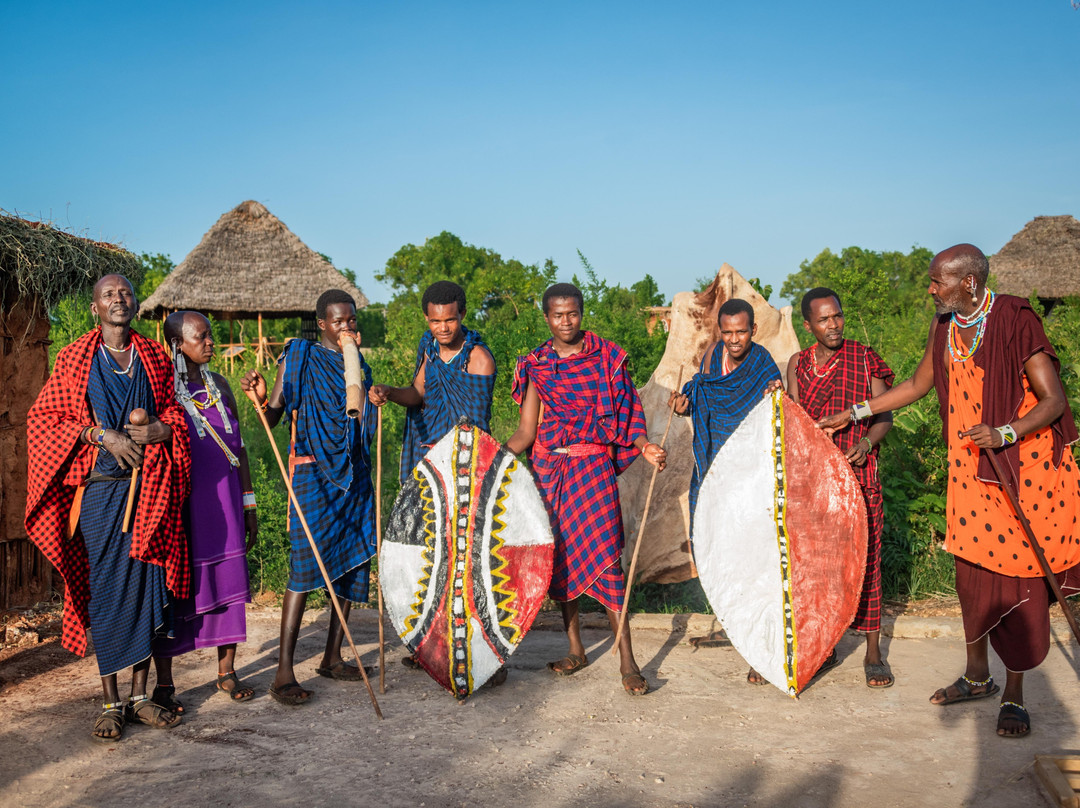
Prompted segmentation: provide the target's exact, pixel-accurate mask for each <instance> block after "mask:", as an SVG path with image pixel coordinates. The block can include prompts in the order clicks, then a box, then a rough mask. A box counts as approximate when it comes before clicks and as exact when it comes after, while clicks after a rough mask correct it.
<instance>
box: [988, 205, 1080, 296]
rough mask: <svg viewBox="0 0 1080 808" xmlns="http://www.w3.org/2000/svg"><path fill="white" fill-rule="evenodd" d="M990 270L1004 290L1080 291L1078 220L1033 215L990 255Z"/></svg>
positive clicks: (1011, 292) (1021, 292)
mask: <svg viewBox="0 0 1080 808" xmlns="http://www.w3.org/2000/svg"><path fill="white" fill-rule="evenodd" d="M990 272H991V274H993V275H995V276H996V277H997V288H998V291H999V292H1004V293H1005V294H1009V295H1020V296H1021V297H1028V296H1029V295H1030V294H1031V293H1032V291H1034V292H1036V293H1037V294H1038V296H1039V297H1041V298H1063V297H1072V296H1075V295H1080V222H1078V221H1077V220H1076V219H1075V218H1074V217H1072V216H1036V217H1035V218H1034V219H1032V220H1031V221H1030V222H1028V223H1027V224H1026V225H1024V229H1023V230H1021V231H1020V232H1019V233H1017V234H1016V235H1015V236H1013V237H1012V240H1011V241H1009V243H1008V244H1006V245H1005V246H1004V247H1002V248H1001V251H1000V252H999V253H997V255H992V256H990Z"/></svg>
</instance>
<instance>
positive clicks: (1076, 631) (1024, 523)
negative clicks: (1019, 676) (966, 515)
mask: <svg viewBox="0 0 1080 808" xmlns="http://www.w3.org/2000/svg"><path fill="white" fill-rule="evenodd" d="M981 451H983V452H984V453H985V454H986V456H987V457H988V458H989V459H990V465H991V466H992V467H993V469H994V474H996V475H997V478H998V480H1000V481H1001V487H1002V488H1004V489H1005V494H1006V496H1008V498H1009V502H1011V503H1012V506H1013V510H1014V511H1016V516H1017V518H1018V519H1019V520H1020V526H1021V527H1022V528H1023V529H1024V533H1025V534H1026V535H1027V539H1028V543H1029V544H1030V545H1031V549H1032V551H1033V552H1034V553H1035V557H1036V558H1037V559H1039V566H1040V567H1042V571H1043V575H1045V576H1046V582H1047V583H1048V584H1050V588H1051V589H1052V590H1053V592H1054V597H1056V598H1057V601H1058V603H1060V604H1061V611H1063V612H1065V619H1066V620H1068V621H1069V628H1071V629H1072V633H1073V637H1075V638H1076V641H1077V642H1078V643H1080V626H1078V625H1077V624H1076V618H1075V617H1074V616H1073V613H1072V609H1070V608H1069V604H1068V603H1067V602H1066V600H1065V595H1063V594H1062V592H1061V586H1059V585H1058V579H1057V576H1056V575H1054V571H1053V570H1052V569H1050V565H1049V564H1048V563H1047V561H1046V554H1045V553H1044V552H1043V548H1042V546H1041V545H1040V544H1039V540H1038V539H1036V538H1035V534H1034V533H1033V532H1032V530H1031V523H1030V522H1028V518H1027V516H1026V515H1025V514H1024V510H1023V508H1021V507H1020V499H1019V498H1018V497H1017V496H1016V491H1014V490H1013V487H1012V485H1010V484H1009V482H1008V481H1007V480H1006V479H1005V476H1004V475H1003V474H1002V473H1001V466H999V465H998V461H997V457H995V455H994V450H993V449H982V450H981Z"/></svg>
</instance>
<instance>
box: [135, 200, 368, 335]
mask: <svg viewBox="0 0 1080 808" xmlns="http://www.w3.org/2000/svg"><path fill="white" fill-rule="evenodd" d="M327 289H341V290H343V291H345V292H348V293H349V294H350V295H352V296H353V299H354V300H356V305H357V308H363V307H364V306H366V305H367V304H368V299H367V298H366V297H365V296H364V293H363V292H361V291H360V290H359V289H357V288H356V286H354V285H353V284H352V283H350V282H349V280H348V279H347V278H346V277H345V276H344V275H343V274H341V272H340V271H338V270H337V269H335V268H334V266H333V265H332V264H331V263H329V262H328V261H326V259H324V258H323V257H322V256H321V255H319V254H318V253H317V252H315V251H314V250H312V249H311V248H310V247H308V246H307V245H306V244H304V242H302V241H301V240H300V239H299V238H297V237H296V235H295V234H294V233H293V232H292V231H291V230H289V228H288V227H286V226H285V224H284V223H283V222H282V221H281V220H280V219H278V218H277V217H276V216H274V214H272V213H270V211H268V210H267V209H266V208H265V207H264V206H263V205H261V204H259V203H258V202H254V201H251V200H249V201H247V202H243V203H241V204H240V205H237V206H236V207H235V208H233V209H232V210H230V211H229V212H228V213H226V214H224V215H223V216H222V217H221V218H220V219H218V221H217V223H216V224H215V225H214V226H213V227H211V228H210V229H209V230H208V231H207V233H206V235H205V236H203V238H202V241H200V242H199V245H198V246H197V247H196V248H195V249H194V250H192V251H191V252H190V253H189V254H188V256H187V258H185V259H184V260H183V261H182V262H181V263H180V265H179V266H178V267H176V269H174V270H173V271H172V272H171V273H169V276H168V277H167V278H166V279H165V280H164V281H163V282H162V283H161V285H160V286H159V287H158V288H157V289H156V290H155V291H154V293H153V294H152V295H150V297H148V298H147V299H146V301H145V302H144V303H143V307H142V311H141V314H142V316H160V314H161V313H162V312H164V311H174V310H177V309H194V310H196V311H201V312H206V313H209V314H212V315H213V316H215V317H218V318H221V319H250V318H253V317H255V316H256V315H257V314H260V313H261V314H262V315H263V316H270V317H296V316H303V315H305V314H310V313H311V311H312V310H313V309H314V308H315V301H316V300H317V299H318V297H319V295H320V294H322V293H323V292H325V291H326V290H327Z"/></svg>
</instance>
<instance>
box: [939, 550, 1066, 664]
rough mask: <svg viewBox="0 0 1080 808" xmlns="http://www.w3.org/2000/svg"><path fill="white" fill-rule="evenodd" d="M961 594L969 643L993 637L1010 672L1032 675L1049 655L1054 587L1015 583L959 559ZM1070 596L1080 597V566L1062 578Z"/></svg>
mask: <svg viewBox="0 0 1080 808" xmlns="http://www.w3.org/2000/svg"><path fill="white" fill-rule="evenodd" d="M955 558H956V595H957V597H958V598H959V599H960V612H961V614H963V616H964V634H965V636H966V639H967V641H968V642H969V643H973V642H975V641H976V640H979V639H981V638H982V637H984V636H985V635H987V634H989V635H990V645H992V646H993V647H994V650H995V651H996V652H997V655H998V656H999V657H1001V661H1002V662H1004V663H1005V667H1006V668H1008V669H1009V670H1010V671H1016V672H1020V671H1028V670H1031V669H1032V668H1034V667H1036V666H1037V665H1038V664H1039V663H1040V662H1042V661H1043V660H1044V659H1046V654H1047V652H1048V651H1049V650H1050V608H1049V607H1050V606H1051V605H1052V604H1053V603H1055V602H1056V600H1055V598H1054V593H1053V590H1051V589H1050V584H1048V583H1047V582H1046V579H1045V578H1044V577H1042V576H1039V577H1038V578H1013V577H1011V576H1009V575H1001V574H999V573H996V572H991V571H990V570H988V569H986V568H984V567H979V566H976V565H975V564H972V563H971V562H970V561H965V560H964V559H962V558H960V557H959V556H956V557H955ZM1057 579H1058V585H1059V586H1060V587H1061V591H1062V592H1063V593H1064V594H1065V595H1075V594H1078V593H1080V565H1077V566H1075V567H1071V568H1069V569H1067V570H1064V571H1062V572H1059V573H1058V574H1057Z"/></svg>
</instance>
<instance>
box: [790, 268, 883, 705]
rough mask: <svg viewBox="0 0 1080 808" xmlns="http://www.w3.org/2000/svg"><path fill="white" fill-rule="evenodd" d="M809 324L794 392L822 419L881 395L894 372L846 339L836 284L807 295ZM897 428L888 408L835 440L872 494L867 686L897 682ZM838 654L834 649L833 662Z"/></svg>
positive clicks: (795, 365) (861, 612)
mask: <svg viewBox="0 0 1080 808" xmlns="http://www.w3.org/2000/svg"><path fill="white" fill-rule="evenodd" d="M802 315H803V327H804V328H805V329H806V330H807V331H809V332H810V333H811V334H813V335H814V340H815V342H814V344H813V345H811V346H810V347H809V348H807V349H806V350H805V351H800V352H799V353H797V354H795V355H794V356H792V357H791V359H790V360H788V366H787V376H788V393H789V394H790V395H791V397H792V398H794V399H795V400H796V401H797V402H799V404H801V405H802V408H803V409H804V410H806V413H807V414H808V415H809V416H810V417H811V418H813V419H814V420H815V421H816V420H818V419H819V418H824V417H825V416H826V415H828V414H829V413H833V412H836V411H837V410H843V409H847V408H849V407H851V406H852V405H853V404H857V403H858V402H860V401H865V400H866V399H868V398H873V397H874V396H878V395H881V394H882V393H884V392H885V391H886V390H888V389H889V386H890V385H891V384H892V382H893V372H892V370H890V369H889V366H888V365H886V364H885V361H884V360H883V359H882V358H881V357H880V356H878V355H877V353H876V352H875V351H874V349H873V348H870V347H868V346H866V345H863V344H862V343H860V342H856V341H855V340H851V339H844V310H843V307H842V306H841V305H840V297H839V295H837V294H836V292H834V291H833V290H832V289H827V288H825V287H823V286H819V287H818V288H816V289H811V290H810V291H809V292H807V293H806V294H805V295H803V299H802ZM891 428H892V413H891V412H883V413H880V414H879V415H875V416H874V417H873V418H867V419H866V420H863V421H859V422H857V423H855V424H853V425H852V426H851V427H850V428H848V429H844V430H841V431H839V432H835V433H833V436H832V439H833V442H834V443H835V444H836V445H837V447H839V449H840V451H842V452H843V453H844V455H845V456H846V457H847V459H848V461H849V462H850V463H851V470H852V471H854V472H855V477H856V479H857V480H858V481H859V485H860V486H861V487H862V492H863V498H864V499H865V500H866V518H867V526H866V536H867V542H866V575H865V577H864V578H863V589H862V596H861V598H860V599H859V609H858V611H857V612H855V620H854V621H853V622H852V624H851V628H852V629H854V630H855V631H861V632H863V633H865V634H866V656H865V657H864V658H863V672H864V674H865V676H866V686H867V687H892V685H893V682H894V681H895V679H894V677H893V674H892V671H891V670H890V669H889V666H888V665H887V664H886V662H885V660H884V659H882V657H881V645H880V643H879V640H880V638H881V531H882V528H883V527H884V521H885V509H884V507H883V503H882V498H881V480H880V479H879V477H878V446H879V445H880V444H881V441H882V440H884V439H885V435H887V434H888V432H889V430H890V429H891ZM830 660H833V661H838V660H837V659H836V651H833V653H832V655H831V657H830V659H829V660H826V662H825V665H823V666H822V667H828V666H829V662H830Z"/></svg>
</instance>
